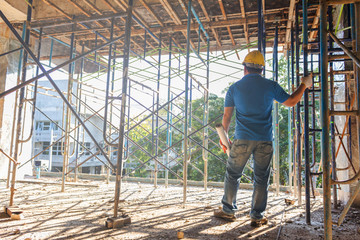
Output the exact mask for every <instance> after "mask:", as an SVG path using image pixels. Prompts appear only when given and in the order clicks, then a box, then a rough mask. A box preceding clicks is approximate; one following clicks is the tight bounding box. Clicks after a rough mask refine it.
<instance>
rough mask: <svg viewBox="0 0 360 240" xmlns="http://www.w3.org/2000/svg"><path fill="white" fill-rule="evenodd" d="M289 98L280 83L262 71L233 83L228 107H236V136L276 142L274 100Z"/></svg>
mask: <svg viewBox="0 0 360 240" xmlns="http://www.w3.org/2000/svg"><path fill="white" fill-rule="evenodd" d="M289 97H290V95H289V94H287V93H286V92H285V91H284V89H282V87H280V85H279V84H278V83H277V82H274V81H271V80H269V79H266V78H264V77H262V76H261V75H259V74H247V75H246V76H244V77H243V78H242V79H241V80H240V81H237V82H236V83H234V84H233V85H231V86H230V88H229V90H228V92H227V93H226V97H225V107H235V108H236V127H235V139H241V140H255V141H272V140H273V134H272V116H271V111H272V107H273V101H274V99H275V100H276V101H278V102H280V103H283V102H285V101H286V100H287V99H288V98H289Z"/></svg>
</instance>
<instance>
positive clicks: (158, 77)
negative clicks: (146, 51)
mask: <svg viewBox="0 0 360 240" xmlns="http://www.w3.org/2000/svg"><path fill="white" fill-rule="evenodd" d="M161 38H162V36H161V33H160V38H159V58H158V75H157V86H156V90H157V93H156V126H155V127H156V131H155V134H156V136H155V137H156V138H155V156H154V157H155V158H154V166H155V169H154V177H155V178H154V187H157V177H158V163H157V162H158V161H159V160H158V157H157V156H158V153H159V107H160V104H159V101H160V75H161V40H162V39H161Z"/></svg>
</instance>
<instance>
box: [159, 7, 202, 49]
mask: <svg viewBox="0 0 360 240" xmlns="http://www.w3.org/2000/svg"><path fill="white" fill-rule="evenodd" d="M160 3H161V4H162V5H163V7H164V8H165V10H166V12H167V13H168V14H169V16H170V17H171V18H172V20H173V21H174V22H175V24H176V25H181V24H182V23H181V19H180V17H179V16H178V15H177V13H176V12H175V11H174V9H173V8H172V6H171V4H170V3H169V1H168V0H160ZM192 30H197V29H192ZM181 32H182V34H183V35H184V37H185V38H187V37H188V36H187V31H186V29H185V30H181ZM189 38H190V36H189ZM190 45H191V46H192V47H193V48H194V49H195V44H194V43H193V42H192V41H191V39H190Z"/></svg>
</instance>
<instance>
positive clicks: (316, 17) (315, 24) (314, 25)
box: [309, 6, 320, 41]
mask: <svg viewBox="0 0 360 240" xmlns="http://www.w3.org/2000/svg"><path fill="white" fill-rule="evenodd" d="M319 16H320V6H318V7H317V9H316V14H315V18H314V21H313V24H312V26H311V29H316V28H317V27H318V25H319ZM317 33H318V31H311V32H310V35H309V40H310V41H314V40H315V38H316V36H317Z"/></svg>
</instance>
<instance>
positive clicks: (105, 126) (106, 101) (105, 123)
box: [103, 18, 123, 147]
mask: <svg viewBox="0 0 360 240" xmlns="http://www.w3.org/2000/svg"><path fill="white" fill-rule="evenodd" d="M114 24H115V19H114V18H112V19H111V26H110V41H112V40H113V37H114ZM112 52H113V44H110V45H109V53H108V57H109V59H108V63H107V74H106V90H105V107H104V123H103V138H104V142H105V143H106V144H108V145H109V146H113V147H115V146H116V144H113V143H111V142H110V141H108V139H107V136H106V135H107V123H108V120H107V116H108V108H109V106H108V105H109V104H110V103H109V91H110V80H111V77H112V74H111V70H112V69H111V62H112V61H111V60H112V59H111V56H112ZM114 59H115V58H114ZM113 77H114V76H113ZM112 86H113V82H112ZM112 90H113V89H112ZM112 92H113V91H111V96H112ZM122 97H123V96H122ZM110 135H111V132H110Z"/></svg>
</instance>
